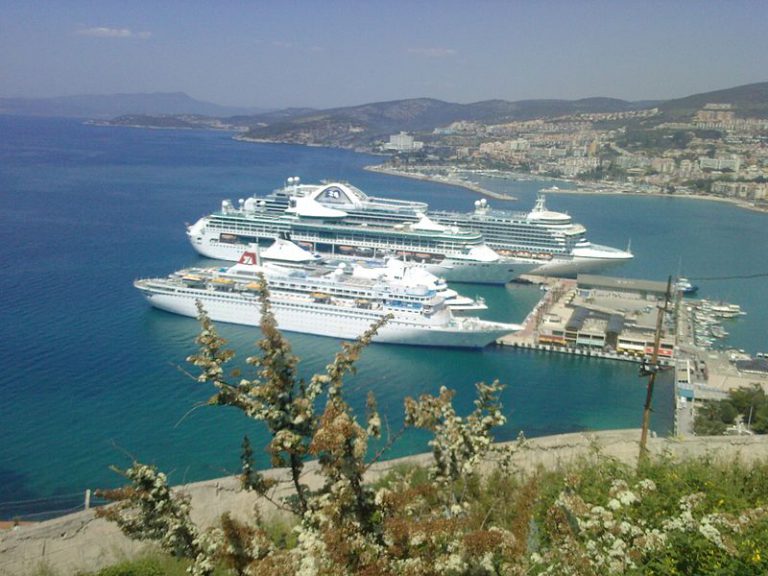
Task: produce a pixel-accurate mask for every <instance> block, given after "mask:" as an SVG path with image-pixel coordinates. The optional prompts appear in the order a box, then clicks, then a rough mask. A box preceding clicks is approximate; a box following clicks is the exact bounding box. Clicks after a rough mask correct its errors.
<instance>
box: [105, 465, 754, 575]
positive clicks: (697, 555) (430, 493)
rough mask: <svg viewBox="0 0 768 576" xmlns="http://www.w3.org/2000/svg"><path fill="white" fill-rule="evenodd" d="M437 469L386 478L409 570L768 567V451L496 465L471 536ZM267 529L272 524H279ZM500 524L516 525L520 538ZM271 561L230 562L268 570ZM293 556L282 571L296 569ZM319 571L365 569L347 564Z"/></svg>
mask: <svg viewBox="0 0 768 576" xmlns="http://www.w3.org/2000/svg"><path fill="white" fill-rule="evenodd" d="M426 472H427V471H425V470H423V469H419V468H407V467H401V468H399V469H397V470H396V471H394V472H392V473H391V474H390V475H389V476H388V477H387V478H385V479H383V480H381V481H379V482H377V483H376V490H381V491H383V494H386V495H388V496H389V498H394V496H393V494H396V495H397V498H398V499H399V500H401V501H402V505H403V506H406V508H407V512H403V513H402V514H401V515H400V517H399V519H397V520H395V519H394V518H392V517H390V519H389V524H390V527H391V529H392V534H397V535H399V538H398V539H393V540H392V541H391V542H390V544H389V546H388V548H389V550H387V551H386V553H385V558H386V559H387V560H388V561H390V562H391V561H392V560H393V558H394V557H396V556H398V555H399V556H400V557H402V556H404V555H410V556H411V557H412V560H411V562H410V564H411V570H405V571H403V572H401V573H404V574H473V575H474V574H513V575H518V574H563V575H565V574H568V575H582V574H584V575H609V574H627V575H632V576H640V575H658V576H662V575H675V574H681V575H682V574H691V575H692V574H697V575H710V574H711V575H715V574H717V575H734V576H741V575H746V576H749V575H755V576H757V575H764V574H766V573H767V572H768V558H766V554H767V553H768V511H767V510H766V504H767V502H766V500H767V499H768V463H760V464H756V465H745V464H742V463H739V462H738V461H733V462H714V461H712V460H711V459H708V458H703V459H698V460H688V461H684V462H676V461H672V460H669V459H660V460H656V461H653V462H650V463H647V464H645V465H644V466H643V468H642V469H639V470H637V469H634V468H631V467H629V466H625V465H622V464H619V463H617V462H616V461H613V460H611V459H610V458H607V457H604V456H602V455H600V454H599V453H598V454H595V455H594V456H592V457H589V458H585V459H583V460H581V461H579V462H577V463H575V464H573V465H570V466H568V467H565V468H562V469H560V470H557V471H549V472H544V471H540V472H539V473H537V474H532V475H530V476H527V477H526V476H522V475H505V474H501V473H491V474H488V475H486V476H483V477H481V478H480V477H477V478H475V480H474V481H472V482H470V483H469V485H468V486H467V494H466V499H465V502H466V513H465V514H464V515H463V516H462V517H461V518H460V520H457V519H454V523H456V524H458V523H461V524H462V525H463V527H464V532H463V536H462V537H458V536H459V535H460V534H458V533H456V532H455V531H454V532H452V531H451V528H453V527H455V526H453V527H452V526H451V522H449V521H448V519H447V518H443V519H438V518H439V515H438V516H437V517H436V516H435V515H434V514H433V510H432V509H431V507H432V506H433V505H435V504H436V501H435V498H436V496H435V494H434V489H433V487H432V484H431V479H430V478H429V476H428V474H427V473H426ZM390 501H391V500H390ZM395 528H396V530H395ZM262 529H263V530H264V534H267V533H269V532H270V529H271V527H270V526H269V525H265V526H263V527H262ZM496 534H507V538H508V540H506V541H504V540H502V539H501V538H498V537H496ZM270 542H271V545H272V546H275V543H274V541H271V540H270ZM448 542H452V549H453V550H455V558H454V562H455V564H454V565H453V566H452V568H453V569H450V567H447V566H445V565H443V564H435V565H434V566H428V565H425V563H424V562H422V563H421V567H420V568H418V569H417V564H418V562H417V560H416V559H417V558H418V557H420V556H421V557H422V558H425V557H426V556H427V555H428V554H430V553H432V552H433V551H435V550H436V549H440V548H441V547H443V546H445V545H447V543H448ZM297 550H298V548H296V547H293V548H290V547H288V548H285V547H282V548H280V547H277V546H275V550H273V552H272V553H271V562H278V560H282V559H285V558H288V559H290V558H292V556H293V555H294V554H296V553H297ZM473 557H474V559H473ZM226 559H227V554H226V553H224V554H221V553H220V554H218V556H217V561H218V562H219V563H220V564H219V566H223V565H224V562H225V561H226ZM425 559H426V558H425ZM402 564H403V563H401V565H402ZM121 566H123V567H122V568H121V570H123V571H121V572H114V571H113V572H104V571H102V572H103V574H102V573H101V572H100V573H98V576H107V574H108V575H109V576H117V575H120V576H127V575H131V576H133V575H135V576H151V575H152V574H154V572H152V571H144V570H142V569H141V568H142V566H143V565H141V566H135V567H132V568H131V569H130V570H129V569H128V566H130V564H123V565H121ZM267 566H268V565H267V564H264V566H262V567H261V568H260V569H257V570H243V571H242V572H237V571H234V570H233V571H232V572H230V573H233V572H234V573H241V574H251V573H253V574H260V573H267V572H268V568H267ZM288 568H289V567H288V566H286V569H285V570H278V571H276V572H275V573H276V574H283V573H289V572H290V570H289V569H288ZM179 573H180V571H179ZM218 573H224V572H223V571H220V572H217V574H218ZM316 573H318V574H329V573H330V574H353V573H355V572H353V571H350V570H348V569H345V567H343V566H336V567H335V568H334V570H333V571H318V572H316ZM359 573H366V572H364V571H363V572H359ZM383 573H391V572H383Z"/></svg>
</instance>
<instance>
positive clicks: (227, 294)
mask: <svg viewBox="0 0 768 576" xmlns="http://www.w3.org/2000/svg"><path fill="white" fill-rule="evenodd" d="M404 270H407V268H406V269H404ZM264 282H266V286H267V288H268V290H269V301H270V305H271V308H272V311H273V313H274V315H275V319H276V320H277V324H278V327H279V328H280V329H281V330H285V331H287V332H300V333H305V334H315V335H319V336H330V337H333V338H341V339H346V340H352V339H355V338H357V337H358V336H360V335H361V334H363V333H364V332H365V331H366V330H367V329H368V328H369V327H370V326H371V325H372V324H373V323H375V322H376V321H378V320H380V319H381V318H382V317H384V316H386V315H391V319H390V320H389V321H388V322H387V323H386V324H385V325H384V326H383V327H382V328H381V329H380V330H379V332H378V334H377V335H376V336H375V337H374V339H373V341H374V342H382V343H389V344H408V345H417V346H445V347H465V348H482V347H484V346H486V345H488V344H491V343H492V342H495V341H496V340H497V339H499V338H500V337H502V336H504V335H506V334H510V333H512V332H515V331H517V330H519V329H520V326H519V325H517V324H508V323H501V322H491V321H487V320H482V319H480V318H477V317H469V316H456V315H455V314H454V313H453V311H452V309H451V305H450V304H451V302H450V301H451V298H452V295H451V294H450V293H449V292H446V291H442V290H441V289H440V288H439V286H437V285H435V284H434V283H432V284H430V282H429V281H428V279H427V280H425V281H419V280H416V279H415V278H413V277H409V276H408V274H407V273H405V274H402V275H398V273H397V272H393V271H391V270H390V271H389V272H383V271H382V272H380V273H373V272H371V269H370V268H366V267H364V266H360V265H349V264H345V263H341V264H340V265H339V266H337V267H336V268H328V267H324V266H316V267H308V268H301V267H289V266H281V265H278V264H276V263H269V262H261V261H260V258H259V255H258V253H257V252H255V251H251V250H246V251H245V252H244V253H243V254H242V256H241V257H240V260H239V261H238V262H237V263H236V264H235V265H234V266H231V267H229V268H189V269H185V270H181V271H178V272H176V273H174V274H171V275H170V276H168V277H166V278H152V279H142V280H137V281H135V282H134V285H135V287H136V288H138V289H139V290H140V291H141V292H142V294H143V295H144V296H145V298H146V299H147V300H148V301H149V303H150V304H151V305H152V306H154V307H156V308H158V309H161V310H165V311H168V312H172V313H175V314H181V315H183V316H190V317H195V316H197V305H196V303H197V302H198V301H199V302H200V303H202V305H203V307H204V308H205V310H206V311H207V312H208V314H209V316H210V317H211V319H213V320H214V321H220V322H229V323H234V324H244V325H249V326H258V325H259V324H260V322H261V302H260V298H259V296H260V294H261V292H262V291H263V289H264V285H263V283H264ZM459 305H460V303H459Z"/></svg>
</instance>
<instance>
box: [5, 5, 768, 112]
mask: <svg viewBox="0 0 768 576" xmlns="http://www.w3.org/2000/svg"><path fill="white" fill-rule="evenodd" d="M767 23H768V0H710V1H705V0H664V1H657V0H606V1H602V0H505V1H502V0H461V1H453V0H443V1H438V0H408V1H406V0H386V1H379V0H357V1H346V0H249V1H235V0H232V1H229V0H218V1H213V0H210V1H199V0H185V1H174V0H154V1H151V2H150V1H146V0H128V1H127V0H120V1H112V0H48V1H41V0H0V97H30V98H43V97H53V96H71V95H78V94H114V93H138V92H185V93H187V94H189V95H190V96H192V97H193V98H197V99H199V100H205V101H208V102H214V103H217V104H224V105H230V106H249V107H258V108H285V107H304V106H307V107H313V108H332V107H338V106H351V105H357V104H365V103H370V102H381V101H388V100H399V99H404V98H418V97H430V98H438V99H441V100H445V101H448V102H458V103H469V102H478V101H482V100H489V99H503V100H511V101H514V100H524V99H540V98H562V99H578V98H586V97H593V96H606V97H613V98H621V99H624V100H633V101H634V100H653V99H670V98H680V97H684V96H689V95H691V94H696V93H700V92H708V91H711V90H718V89H723V88H731V87H734V86H739V85H743V84H750V83H753V82H762V81H766V80H768V33H767V32H766V24H767Z"/></svg>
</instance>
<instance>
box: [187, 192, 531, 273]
mask: <svg viewBox="0 0 768 576" xmlns="http://www.w3.org/2000/svg"><path fill="white" fill-rule="evenodd" d="M290 180H291V182H290V189H289V190H285V189H284V190H283V195H282V196H278V195H274V194H273V195H271V196H268V197H266V198H263V199H259V198H257V197H252V198H248V199H247V200H244V201H241V202H240V203H239V206H237V207H235V206H233V205H232V203H231V202H230V201H229V200H224V201H223V202H222V206H221V210H219V211H217V212H214V213H213V214H210V215H208V216H204V217H203V218H200V219H199V220H198V221H197V222H195V223H194V224H192V225H191V226H188V228H187V236H188V237H189V240H190V243H191V244H192V246H193V247H194V248H195V250H197V251H198V252H199V253H200V254H202V255H203V256H207V257H209V258H216V259H220V260H232V261H236V260H237V259H238V258H239V257H240V254H242V252H243V250H244V249H245V248H246V247H247V246H248V245H250V244H253V243H256V244H259V245H261V246H265V247H266V246H267V245H269V244H271V243H272V242H273V241H274V240H275V239H276V238H280V237H283V238H290V239H291V240H292V241H293V242H296V243H297V244H300V245H301V246H303V247H305V248H307V249H308V250H310V251H311V252H315V253H318V254H320V255H321V256H323V257H333V258H347V259H359V258H385V257H387V256H392V255H394V256H397V257H399V258H401V259H404V260H406V261H408V263H409V264H411V265H414V266H420V267H423V268H425V269H426V270H428V271H429V272H431V273H433V274H435V275H437V276H441V277H443V278H445V279H446V280H448V281H453V282H473V283H482V284H505V283H507V282H509V281H510V280H514V279H516V278H517V277H519V276H520V275H521V274H525V273H528V272H530V271H531V270H532V269H533V268H535V267H537V266H538V265H540V263H539V262H535V261H533V260H531V259H523V258H507V257H505V258H502V257H501V256H499V254H497V253H496V252H495V251H494V250H493V249H491V248H490V247H489V246H488V245H487V244H486V243H485V241H484V240H483V236H482V234H481V233H479V232H475V231H469V230H464V229H461V228H459V227H457V226H454V225H447V224H440V223H438V222H435V221H434V220H432V219H430V218H429V217H428V216H427V215H426V214H423V213H419V214H415V213H409V212H408V211H407V210H404V211H403V216H402V217H398V216H397V212H398V210H397V209H395V211H394V212H392V211H386V210H383V211H382V217H381V218H366V217H364V216H363V215H361V214H352V213H350V212H348V211H346V210H344V209H342V208H341V207H335V206H333V205H332V204H333V203H332V202H328V200H329V198H332V195H333V194H336V193H338V194H339V195H341V194H342V193H344V192H345V191H346V190H349V191H351V190H352V188H351V187H349V186H348V185H345V184H337V185H333V186H331V187H329V186H321V187H320V189H319V190H317V189H316V188H317V187H314V188H313V190H314V191H315V192H319V197H318V194H302V193H301V192H307V187H306V185H301V184H300V183H298V182H297V181H295V180H294V179H290ZM296 180H298V179H296ZM355 190H356V189H355ZM391 205H392V206H399V205H402V206H403V207H405V206H408V205H410V203H398V202H396V201H395V202H394V203H392V204H391Z"/></svg>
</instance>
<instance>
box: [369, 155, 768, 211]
mask: <svg viewBox="0 0 768 576" xmlns="http://www.w3.org/2000/svg"><path fill="white" fill-rule="evenodd" d="M364 169H365V170H367V171H369V172H378V173H380V174H387V175H389V176H399V177H402V178H412V179H414V180H423V181H428V182H434V183H436V184H447V185H449V186H460V187H462V188H465V189H467V190H471V191H472V192H477V193H478V194H481V195H483V196H488V197H490V198H494V199H497V200H509V201H513V200H517V198H516V197H515V196H511V195H509V194H504V193H502V192H494V191H492V190H488V189H486V188H483V187H482V186H480V185H478V184H475V183H474V182H468V181H466V180H461V179H458V178H450V177H446V176H433V175H430V174H424V173H423V172H405V171H402V170H397V169H396V168H389V167H386V166H384V165H376V166H374V165H371V166H365V167H364ZM510 174H511V173H510ZM530 179H531V180H542V181H543V180H548V181H551V180H559V181H561V182H567V183H568V184H571V185H574V186H578V188H557V187H552V188H547V189H545V192H546V193H548V194H570V195H577V194H584V195H594V196H651V197H657V198H663V197H669V198H682V199H689V200H704V201H710V202H722V203H725V204H733V205H734V206H737V207H739V208H742V209H744V210H750V211H752V212H760V213H763V214H766V213H768V207H765V208H763V207H759V206H755V205H754V204H752V203H751V202H747V201H745V200H740V199H738V198H725V197H722V196H712V195H710V194H663V193H660V192H645V191H640V190H632V189H621V190H616V189H612V188H611V186H618V184H615V183H605V184H603V185H602V186H601V187H600V188H598V187H597V185H592V184H587V183H584V182H579V181H578V180H568V179H565V178H539V177H536V176H530ZM625 186H626V185H625Z"/></svg>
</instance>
